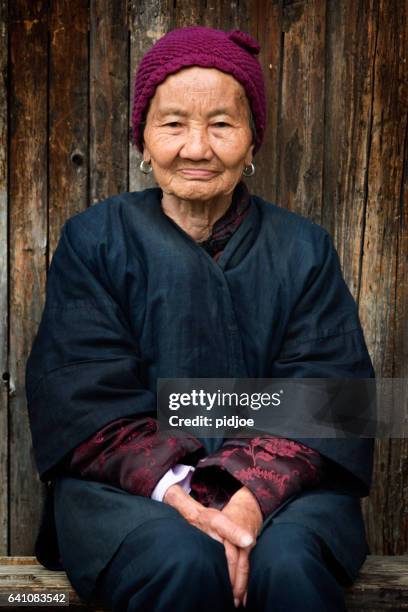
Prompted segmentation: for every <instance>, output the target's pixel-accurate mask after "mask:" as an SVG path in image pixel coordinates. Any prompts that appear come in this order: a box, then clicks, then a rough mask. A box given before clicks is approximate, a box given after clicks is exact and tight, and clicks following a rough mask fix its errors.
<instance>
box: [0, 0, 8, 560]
mask: <svg viewBox="0 0 408 612" xmlns="http://www.w3.org/2000/svg"><path fill="white" fill-rule="evenodd" d="M7 55H8V36H7V0H1V2H0V483H1V485H0V555H2V554H3V555H6V554H7V551H8V461H9V458H8V381H7V377H8V287H7V284H8V255H7V252H8V236H7V216H8V197H7V172H8V167H7V94H6V91H7V90H6V85H7V84H6V78H7V65H8V58H7Z"/></svg>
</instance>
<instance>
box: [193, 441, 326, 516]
mask: <svg viewBox="0 0 408 612" xmlns="http://www.w3.org/2000/svg"><path fill="white" fill-rule="evenodd" d="M210 466H212V467H215V466H217V467H218V468H220V469H222V470H225V471H226V472H228V473H229V474H230V475H231V476H232V477H233V478H235V479H236V480H237V481H239V482H240V483H241V486H242V485H243V486H246V487H248V489H250V490H251V491H252V493H253V494H254V495H255V497H256V499H257V500H258V503H259V505H260V508H261V511H262V514H263V517H264V518H266V517H267V516H269V514H271V512H273V511H274V510H275V509H276V508H277V507H278V506H280V505H281V504H282V503H283V502H284V501H285V500H286V499H287V498H288V497H290V496H292V495H293V494H295V493H299V492H300V491H301V490H302V489H304V488H306V487H310V486H315V485H317V484H319V482H321V480H322V477H323V476H324V474H325V470H324V459H323V457H322V456H321V455H320V453H318V452H317V451H315V450H313V449H311V448H309V447H308V446H305V445H304V444H301V443H299V442H295V441H293V440H288V439H286V438H276V437H272V436H265V437H256V438H253V439H251V440H249V441H248V439H244V438H242V439H236V440H233V439H229V440H226V442H225V443H224V445H223V446H222V447H221V448H220V449H219V450H218V451H217V452H215V453H213V454H212V455H211V456H208V457H205V458H203V459H201V460H200V461H199V462H198V465H197V469H196V474H197V478H199V474H200V471H201V470H203V469H204V468H209V467H210Z"/></svg>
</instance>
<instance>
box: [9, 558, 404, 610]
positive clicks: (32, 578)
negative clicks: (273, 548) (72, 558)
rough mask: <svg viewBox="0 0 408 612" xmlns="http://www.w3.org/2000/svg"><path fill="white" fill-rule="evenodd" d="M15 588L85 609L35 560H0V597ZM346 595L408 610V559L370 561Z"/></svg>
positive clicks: (367, 606) (362, 606) (352, 603)
mask: <svg viewBox="0 0 408 612" xmlns="http://www.w3.org/2000/svg"><path fill="white" fill-rule="evenodd" d="M11 588H15V589H17V588H18V589H24V590H27V591H30V592H31V593H35V592H41V591H44V589H46V590H47V592H51V593H56V592H58V591H66V592H68V593H69V599H70V607H72V608H73V609H80V607H81V606H82V605H83V602H81V600H80V599H79V597H78V595H77V594H76V592H75V591H74V589H73V588H72V586H71V584H70V582H69V580H68V578H67V576H66V574H65V572H53V571H49V570H47V569H46V568H44V567H43V566H42V565H39V564H38V563H37V561H36V559H35V557H16V558H10V557H0V597H1V595H2V594H3V593H7V592H8V591H9V590H10V589H11ZM344 593H345V596H346V602H347V609H348V610H365V611H371V612H382V611H383V610H390V611H393V612H397V611H398V610H408V556H407V555H405V556H394V557H392V556H390V557H381V556H375V555H371V556H369V557H367V560H366V561H365V563H364V565H363V566H362V568H361V570H360V573H359V576H358V578H357V579H356V581H355V582H354V584H353V585H352V586H351V587H347V588H345V589H344ZM95 604H96V605H95V607H93V608H89V609H93V610H103V609H107V608H104V607H103V606H102V605H101V602H99V603H98V602H95Z"/></svg>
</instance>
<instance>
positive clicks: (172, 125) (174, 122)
mask: <svg viewBox="0 0 408 612" xmlns="http://www.w3.org/2000/svg"><path fill="white" fill-rule="evenodd" d="M180 125H181V123H180V122H179V121H169V123H166V127H180Z"/></svg>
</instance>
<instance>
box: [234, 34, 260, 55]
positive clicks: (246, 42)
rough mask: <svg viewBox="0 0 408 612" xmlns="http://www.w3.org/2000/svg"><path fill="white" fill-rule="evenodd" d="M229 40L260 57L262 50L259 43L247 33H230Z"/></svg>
mask: <svg viewBox="0 0 408 612" xmlns="http://www.w3.org/2000/svg"><path fill="white" fill-rule="evenodd" d="M228 38H229V39H230V40H233V41H234V42H235V43H237V45H239V46H240V47H242V48H243V49H246V50H247V51H249V52H250V53H253V54H254V55H258V53H259V52H260V50H261V46H260V45H259V43H258V41H256V40H255V38H252V36H250V35H249V34H247V33H246V32H241V30H231V32H228Z"/></svg>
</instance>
